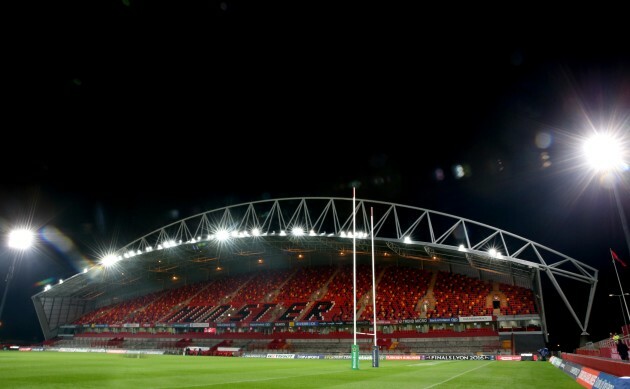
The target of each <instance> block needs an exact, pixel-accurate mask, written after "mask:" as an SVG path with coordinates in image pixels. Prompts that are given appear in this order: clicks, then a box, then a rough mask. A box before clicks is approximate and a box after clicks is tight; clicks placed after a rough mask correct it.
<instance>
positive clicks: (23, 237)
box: [0, 228, 35, 325]
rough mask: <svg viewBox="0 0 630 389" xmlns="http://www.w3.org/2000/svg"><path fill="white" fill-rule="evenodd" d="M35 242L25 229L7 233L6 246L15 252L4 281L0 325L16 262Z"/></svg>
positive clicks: (29, 232)
mask: <svg viewBox="0 0 630 389" xmlns="http://www.w3.org/2000/svg"><path fill="white" fill-rule="evenodd" d="M34 241H35V234H34V233H33V232H32V231H31V230H29V229H26V228H20V229H17V230H13V231H11V232H9V239H8V243H7V244H8V246H9V248H11V249H13V250H15V253H14V255H13V260H12V261H11V266H10V267H9V272H8V273H7V277H6V279H5V286H4V293H3V294H2V302H1V303H0V325H1V324H2V313H3V312H4V304H5V302H6V300H7V293H8V292H9V286H10V285H11V279H13V273H14V272H15V265H16V264H17V262H18V260H20V259H21V258H22V256H23V255H24V252H25V251H26V250H27V249H28V248H29V247H31V246H32V245H33V242H34Z"/></svg>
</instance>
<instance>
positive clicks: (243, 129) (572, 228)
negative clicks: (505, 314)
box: [0, 0, 630, 343]
mask: <svg viewBox="0 0 630 389" xmlns="http://www.w3.org/2000/svg"><path fill="white" fill-rule="evenodd" d="M92 3H94V2H85V1H65V0H64V1H62V2H47V3H45V4H34V3H29V4H24V3H21V2H20V4H14V5H11V6H7V7H9V9H8V11H7V12H5V13H4V14H5V16H4V17H5V18H7V23H9V22H10V23H12V24H11V25H15V26H17V27H16V28H14V29H12V30H11V31H10V33H9V34H8V35H7V36H8V44H7V46H6V47H5V48H4V49H3V51H4V53H3V58H4V59H3V69H4V70H3V71H2V73H1V74H2V75H3V77H2V81H3V83H2V84H3V87H2V91H1V93H2V94H3V99H2V101H3V108H2V112H3V114H2V120H3V131H2V138H3V141H2V153H1V156H0V162H1V163H2V164H1V165H0V166H2V170H3V171H2V179H1V181H0V182H1V186H0V223H2V229H3V231H5V232H6V231H8V230H9V229H10V228H11V227H12V226H13V225H15V224H16V222H18V221H22V220H25V219H27V218H31V219H32V222H33V223H34V225H36V226H38V227H40V228H44V227H45V228H47V229H48V231H57V233H58V234H61V235H63V236H65V237H66V238H67V239H65V240H64V242H65V244H63V245H60V244H51V243H50V242H45V241H43V242H40V244H38V249H37V251H36V252H35V253H31V254H27V255H26V256H25V257H24V258H23V260H22V261H21V262H20V263H19V266H18V268H17V269H16V274H15V278H14V280H13V281H12V287H11V289H10V294H9V295H8V298H7V307H6V309H5V312H4V314H3V321H4V322H5V325H4V327H3V328H2V329H0V331H2V333H0V338H7V337H8V338H22V339H27V340H35V339H41V336H42V335H41V331H40V329H39V326H38V324H37V322H36V317H35V315H34V313H33V312H32V303H31V301H30V296H32V295H33V294H35V293H37V292H38V291H39V290H40V288H41V286H38V285H37V283H38V282H40V281H43V280H45V279H47V278H49V277H52V278H53V279H58V278H65V277H68V276H70V275H72V274H75V272H76V271H78V270H80V269H82V268H83V266H84V264H85V263H86V262H89V261H91V260H94V257H95V252H96V251H97V250H98V249H101V248H103V247H111V246H114V247H120V246H122V245H124V244H126V243H128V242H130V241H132V240H133V239H135V238H137V237H139V236H141V235H143V234H145V233H148V232H150V231H153V230H155V229H156V228H158V227H160V226H162V225H164V224H166V223H168V222H172V221H175V220H178V219H179V218H183V217H186V216H190V215H193V214H196V213H199V212H202V211H205V210H210V209H213V208H215V207H219V206H225V205H229V204H237V203H241V202H246V201H253V200H260V199H266V198H277V197H285V196H351V193H352V192H351V188H352V187H353V186H356V187H357V197H359V198H366V199H373V200H380V201H391V202H396V203H402V204H407V205H411V206H417V207H422V208H428V209H432V210H435V211H440V212H446V213H450V214H453V215H457V216H461V217H465V218H469V219H473V220H475V221H479V222H482V223H485V224H489V225H492V226H494V227H497V228H501V229H504V230H507V231H510V232H512V233H515V234H517V235H520V236H523V237H525V238H527V239H531V240H533V241H536V242H538V243H541V244H543V245H546V246H548V247H550V248H553V249H555V250H557V251H559V252H561V253H563V254H566V255H569V256H571V257H573V258H575V259H577V260H580V261H582V262H585V263H587V264H589V265H591V266H594V267H596V268H598V269H599V270H600V285H599V286H598V296H597V299H596V301H595V307H594V312H593V314H592V316H591V326H592V327H593V331H591V332H592V333H593V337H594V338H595V340H597V339H600V338H601V337H603V336H605V335H606V334H607V333H608V331H610V330H615V329H618V328H619V327H620V326H621V325H622V324H623V321H622V315H621V311H620V307H619V301H618V299H616V298H609V297H608V293H619V284H618V282H617V279H616V276H615V274H614V270H613V268H612V265H611V261H610V256H609V252H608V249H609V248H613V249H614V250H615V251H617V253H618V254H620V256H622V257H623V258H626V259H628V261H630V253H628V248H627V246H626V244H625V240H624V235H623V231H622V229H621V224H620V219H619V215H618V213H617V208H616V207H615V204H614V201H613V199H612V196H611V191H610V189H608V188H606V187H605V186H602V185H600V184H599V183H598V182H597V181H596V180H595V181H589V177H588V176H587V170H586V168H585V167H584V166H583V165H582V160H581V159H580V157H579V155H578V154H579V139H580V138H582V137H584V136H586V135H587V134H589V133H590V132H591V131H593V129H594V128H603V127H611V126H612V127H614V128H616V131H617V132H618V134H619V135H621V136H623V137H625V140H626V146H627V145H628V136H629V134H628V131H629V128H630V124H629V123H630V122H629V121H630V70H629V69H630V67H629V65H630V55H629V53H628V44H627V42H626V41H625V40H626V36H627V32H626V31H625V30H624V26H625V23H622V21H623V20H622V16H621V15H623V14H624V13H623V12H622V11H621V10H617V11H615V10H614V9H607V10H599V9H597V8H590V9H588V10H587V9H583V10H582V9H566V8H565V9H562V10H556V9H551V8H549V6H546V7H544V8H538V7H536V6H534V5H532V4H531V3H530V2H523V3H514V4H512V7H513V8H512V9H510V10H508V9H495V8H490V7H487V8H484V7H485V6H481V7H480V6H479V5H478V4H475V5H473V6H467V8H458V6H455V5H453V4H450V3H449V4H445V5H443V6H437V5H432V6H426V5H422V6H420V5H416V6H414V8H412V6H409V5H403V4H404V3H400V4H387V3H385V2H381V3H378V4H376V3H371V4H368V5H366V4H364V2H361V3H356V4H353V5H348V4H345V5H342V4H338V2H321V1H320V2H313V3H310V2H304V3H303V2H300V4H299V5H296V4H294V3H296V2H273V3H271V2H264V1H260V2H251V3H249V2H247V3H246V2H231V1H225V2H218V1H194V2H193V1H191V2H163V1H133V0H130V1H125V2H120V1H102V2H98V4H92ZM180 3H181V4H180ZM11 7H13V8H11ZM545 156H546V157H548V159H543V158H544V157H545ZM545 161H549V162H550V165H549V166H548V167H543V162H545ZM458 164H461V165H462V166H464V167H465V171H466V175H465V176H464V177H463V178H459V179H457V178H455V176H454V174H453V168H454V166H456V165H458ZM440 172H442V173H440ZM629 188H630V186H629V183H628V177H627V173H626V175H625V177H624V181H622V182H621V183H620V194H621V198H622V201H623V204H625V209H626V213H627V212H628V210H629V209H630V200H629V199H630V190H629ZM627 216H628V215H627V214H626V217H627ZM0 253H1V255H0V275H2V277H3V279H4V277H5V274H6V273H7V271H8V266H9V265H8V264H9V263H10V261H11V259H12V258H13V253H12V252H10V251H8V249H6V248H3V249H1V250H0ZM624 271H625V273H623V272H622V273H621V274H620V275H621V277H622V280H623V281H624V282H626V283H627V279H628V274H627V272H628V271H630V269H626V270H624ZM1 286H2V290H4V283H2V284H1ZM624 290H628V291H630V285H627V288H624ZM553 303H554V301H553V299H552V298H551V297H549V302H548V307H547V308H548V309H549V310H550V311H556V310H554V309H553V306H552V308H551V309H550V307H549V304H553ZM567 318H568V314H563V313H561V314H560V316H559V317H558V318H555V317H554V319H555V321H556V323H555V325H554V324H553V323H551V324H550V327H551V329H550V332H552V339H554V340H555V339H556V338H554V337H555V336H559V337H560V338H558V341H559V342H563V343H564V342H568V343H570V342H573V341H574V340H576V339H577V337H578V335H579V331H578V330H577V327H576V326H575V325H574V324H573V323H572V320H569V319H567ZM565 320H566V322H565ZM574 327H575V328H574ZM613 327H614V328H613ZM554 331H555V332H554ZM576 331H577V332H578V333H577V334H576ZM557 334H560V335H557Z"/></svg>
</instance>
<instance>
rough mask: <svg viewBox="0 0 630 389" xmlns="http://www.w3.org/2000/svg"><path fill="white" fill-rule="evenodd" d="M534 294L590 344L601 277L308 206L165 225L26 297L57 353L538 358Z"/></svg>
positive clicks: (457, 232) (323, 203) (328, 206)
mask: <svg viewBox="0 0 630 389" xmlns="http://www.w3.org/2000/svg"><path fill="white" fill-rule="evenodd" d="M567 281H568V282H572V283H577V284H581V285H584V286H585V289H586V290H587V293H586V294H585V295H586V301H584V300H582V301H577V302H576V301H571V298H575V297H576V296H577V297H580V296H582V295H580V294H576V293H565V292H564V291H563V285H565V284H566V282H567ZM543 283H548V284H549V285H552V287H553V290H555V291H556V292H557V295H558V296H560V297H561V299H562V300H563V301H564V303H565V307H566V310H567V312H568V314H569V315H570V316H571V317H572V318H573V319H574V320H575V321H576V323H577V324H578V325H579V327H580V328H581V329H582V335H584V334H587V332H586V328H587V326H588V318H589V313H590V310H591V305H592V299H593V294H594V288H595V285H596V283H597V270H596V269H594V268H592V267H590V266H588V265H586V264H584V263H582V262H579V261H577V260H576V259H573V258H570V257H568V256H566V255H563V254H561V253H559V252H557V251H555V250H553V249H551V248H548V247H545V246H543V245H540V244H538V243H536V242H533V241H531V240H528V239H526V238H522V237H520V236H517V235H515V234H512V233H510V232H507V231H503V230H500V229H498V228H494V227H491V226H488V225H484V224H482V223H478V222H475V221H472V220H468V219H464V218H460V217H456V216H453V215H449V214H444V213H440V212H436V211H431V210H427V209H422V208H417V207H412V206H407V205H402V204H394V203H386V202H380V201H372V200H361V199H353V198H327V197H304V198H281V199H271V200H263V201H257V202H250V203H243V204H238V205H233V206H227V207H224V208H219V209H214V210H210V211H207V212H203V213H200V214H197V215H195V216H191V217H188V218H185V219H182V220H179V221H177V222H175V223H171V224H169V225H166V226H164V227H162V228H159V229H157V230H155V231H153V232H151V233H149V234H146V235H144V236H142V237H140V238H138V239H136V240H135V241H133V242H131V243H129V244H127V245H126V246H124V247H122V248H120V249H118V250H117V251H116V252H114V253H110V254H108V255H106V256H104V257H103V258H102V261H101V262H100V263H99V264H97V265H95V266H93V267H91V268H87V269H85V270H84V271H83V272H81V273H79V274H76V275H74V276H73V277H71V278H69V279H66V280H64V281H63V282H62V283H59V284H57V285H54V286H48V287H46V288H45V290H44V291H42V292H40V293H38V294H36V295H34V296H33V297H32V301H33V304H34V306H35V309H36V312H37V315H38V319H39V323H40V326H41V329H42V332H43V334H44V336H45V339H46V341H45V343H44V344H45V345H46V347H53V348H55V347H56V348H91V349H94V348H96V349H103V350H110V349H114V350H136V351H147V350H151V352H153V351H155V350H158V352H163V353H170V354H183V353H195V354H198V355H225V356H258V355H266V354H269V353H273V354H277V355H278V357H281V356H280V354H282V355H291V356H295V355H327V356H329V357H330V356H335V357H338V358H348V357H349V354H350V350H351V348H352V347H353V345H356V346H357V347H358V351H359V354H360V355H361V357H362V358H363V357H366V356H367V357H370V354H371V353H373V352H374V350H375V349H376V350H378V352H377V355H379V354H380V356H381V357H382V356H387V355H389V356H410V355H413V356H422V358H450V357H462V356H484V355H492V356H496V355H520V354H526V353H529V354H532V353H533V354H535V353H536V350H539V349H541V348H543V347H545V344H546V342H547V340H548V339H547V332H548V331H547V323H546V316H545V307H544V296H543V287H542V285H543ZM354 285H356V288H355V287H354ZM576 304H577V305H578V306H581V307H586V311H585V312H584V313H583V314H584V316H582V317H580V316H579V315H582V313H580V312H579V311H578V310H574V308H573V307H574V306H575V305H576ZM354 306H356V311H354V309H353V308H354ZM355 313H356V315H355Z"/></svg>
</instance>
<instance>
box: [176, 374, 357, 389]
mask: <svg viewBox="0 0 630 389" xmlns="http://www.w3.org/2000/svg"><path fill="white" fill-rule="evenodd" d="M343 371H345V370H339V371H328V372H326V373H318V374H307V375H288V376H284V377H269V378H256V379H251V380H240V381H225V382H216V383H205V384H200V385H185V386H184V387H186V388H194V387H196V386H204V387H206V386H214V385H229V384H241V383H244V382H260V381H273V380H284V379H287V378H298V377H310V376H315V375H326V374H331V373H341V372H343ZM168 388H171V386H168Z"/></svg>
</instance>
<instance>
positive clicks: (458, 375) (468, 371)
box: [424, 361, 493, 389]
mask: <svg viewBox="0 0 630 389" xmlns="http://www.w3.org/2000/svg"><path fill="white" fill-rule="evenodd" d="M492 362H493V361H490V362H488V363H486V364H483V365H481V366H477V367H475V368H474V369H470V370H466V371H464V372H461V373H459V374H457V375H455V376H453V377H451V378H449V379H447V380H444V381H442V382H437V383H435V384H433V385H431V386H427V387H425V388H424V389H429V388H434V387H436V386H438V385H442V384H443V383H445V382H448V381H450V380H454V379H455V378H457V377H460V376H463V375H464V374H468V373H470V372H471V371H475V370H477V369H481V368H482V367H486V366H488V365H489V364H490V363H492Z"/></svg>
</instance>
